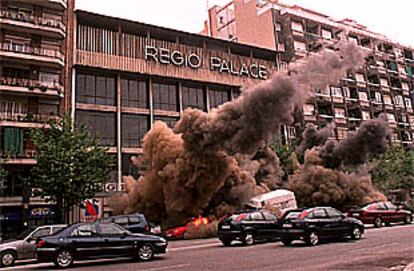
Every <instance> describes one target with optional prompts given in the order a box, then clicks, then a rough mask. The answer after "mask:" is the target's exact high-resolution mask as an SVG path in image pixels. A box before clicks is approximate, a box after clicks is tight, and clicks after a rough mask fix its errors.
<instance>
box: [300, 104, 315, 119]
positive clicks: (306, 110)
mask: <svg viewBox="0 0 414 271" xmlns="http://www.w3.org/2000/svg"><path fill="white" fill-rule="evenodd" d="M303 114H304V115H308V116H309V115H315V106H314V105H313V104H305V105H303Z"/></svg>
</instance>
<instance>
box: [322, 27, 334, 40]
mask: <svg viewBox="0 0 414 271" xmlns="http://www.w3.org/2000/svg"><path fill="white" fill-rule="evenodd" d="M322 37H323V38H324V39H329V40H330V39H332V31H331V30H328V29H323V28H322Z"/></svg>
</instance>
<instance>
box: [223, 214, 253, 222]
mask: <svg viewBox="0 0 414 271" xmlns="http://www.w3.org/2000/svg"><path fill="white" fill-rule="evenodd" d="M245 220H250V215H249V214H235V215H231V216H229V217H227V218H226V219H224V221H225V222H231V221H245Z"/></svg>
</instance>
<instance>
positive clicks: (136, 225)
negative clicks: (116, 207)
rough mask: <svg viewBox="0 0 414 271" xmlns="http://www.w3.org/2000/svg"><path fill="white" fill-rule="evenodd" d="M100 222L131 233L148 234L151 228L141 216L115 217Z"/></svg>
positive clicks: (136, 214)
mask: <svg viewBox="0 0 414 271" xmlns="http://www.w3.org/2000/svg"><path fill="white" fill-rule="evenodd" d="M101 221H102V222H112V223H115V224H118V225H120V226H122V227H123V228H125V229H127V230H129V231H130V232H133V233H150V232H151V227H150V224H149V223H148V221H147V219H146V218H145V216H144V215H143V214H140V213H135V214H129V215H116V216H110V217H106V218H103V219H102V220H101Z"/></svg>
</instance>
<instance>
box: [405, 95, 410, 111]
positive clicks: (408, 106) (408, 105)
mask: <svg viewBox="0 0 414 271" xmlns="http://www.w3.org/2000/svg"><path fill="white" fill-rule="evenodd" d="M404 101H405V107H407V109H411V100H410V98H406V97H404Z"/></svg>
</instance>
